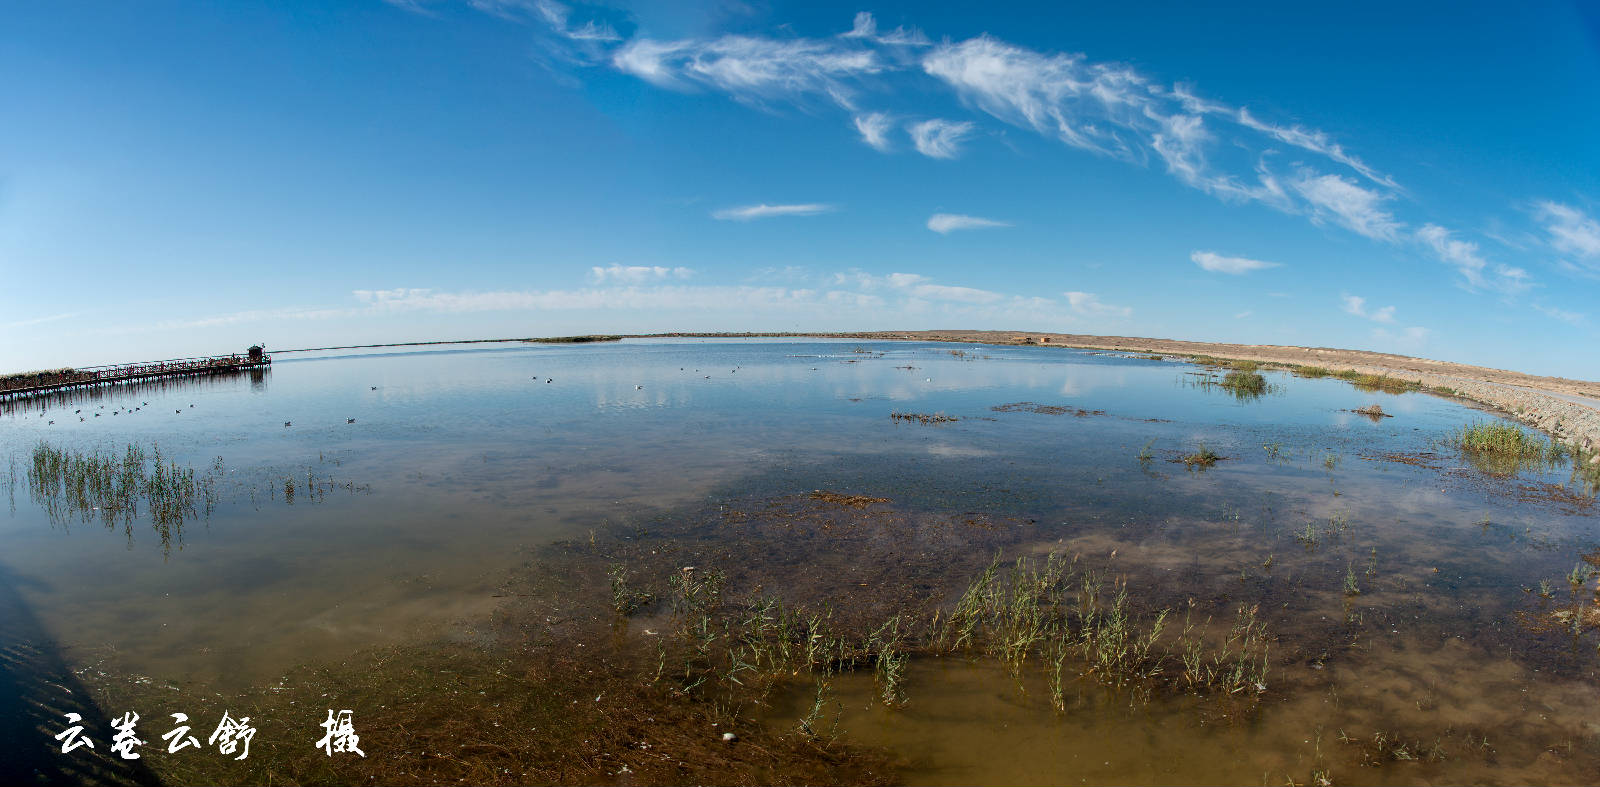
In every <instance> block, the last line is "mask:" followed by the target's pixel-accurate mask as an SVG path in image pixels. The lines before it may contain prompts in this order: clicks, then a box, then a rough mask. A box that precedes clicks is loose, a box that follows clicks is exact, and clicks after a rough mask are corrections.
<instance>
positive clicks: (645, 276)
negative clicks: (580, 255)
mask: <svg viewBox="0 0 1600 787" xmlns="http://www.w3.org/2000/svg"><path fill="white" fill-rule="evenodd" d="M693 275H694V271H693V270H690V269H689V268H682V267H679V268H666V267H662V266H660V265H619V264H616V263H612V264H611V265H607V266H605V267H600V266H598V265H597V266H595V267H593V268H590V269H589V280H590V281H593V282H595V283H597V284H604V283H608V282H615V283H618V284H643V283H645V282H654V281H662V280H665V279H669V278H670V279H687V278H689V277H690V276H693Z"/></svg>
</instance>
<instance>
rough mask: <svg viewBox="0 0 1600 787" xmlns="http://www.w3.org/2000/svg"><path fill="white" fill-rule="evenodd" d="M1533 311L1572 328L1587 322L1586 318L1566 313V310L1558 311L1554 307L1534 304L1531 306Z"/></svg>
mask: <svg viewBox="0 0 1600 787" xmlns="http://www.w3.org/2000/svg"><path fill="white" fill-rule="evenodd" d="M1533 309H1534V311H1536V312H1539V313H1540V314H1543V315H1544V316H1546V317H1549V318H1551V319H1553V320H1560V321H1561V322H1564V323H1566V324H1568V325H1571V326H1573V327H1574V328H1576V327H1578V326H1580V325H1583V324H1584V323H1586V322H1588V321H1589V320H1588V318H1587V317H1585V316H1583V315H1582V314H1579V313H1578V312H1572V311H1567V310H1566V309H1558V308H1556V307H1554V306H1546V305H1543V304H1539V303H1535V304H1533Z"/></svg>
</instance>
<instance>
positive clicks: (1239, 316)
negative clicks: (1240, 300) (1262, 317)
mask: <svg viewBox="0 0 1600 787" xmlns="http://www.w3.org/2000/svg"><path fill="white" fill-rule="evenodd" d="M1252 314H1255V312H1253V311H1250V310H1249V309H1246V310H1244V311H1242V312H1239V313H1238V314H1235V315H1233V319H1235V320H1242V319H1244V318H1246V317H1249V316H1250V315H1252Z"/></svg>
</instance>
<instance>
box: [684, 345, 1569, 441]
mask: <svg viewBox="0 0 1600 787" xmlns="http://www.w3.org/2000/svg"><path fill="white" fill-rule="evenodd" d="M656 335H658V336H721V337H729V336H796V337H817V338H839V339H871V340H884V339H889V340H909V341H934V342H961V343H966V344H1011V345H1024V344H1026V345H1042V346H1049V347H1072V348H1081V349H1091V350H1110V351H1123V352H1137V353H1152V354H1162V355H1186V356H1192V355H1209V356H1212V357H1214V358H1228V359H1235V360H1250V361H1262V362H1265V363H1274V364H1286V365H1291V366H1321V367H1325V368H1327V369H1330V370H1332V371H1342V370H1346V369H1354V370H1355V371H1357V372H1361V373H1363V374H1386V375H1389V376H1390V377H1395V378H1400V379H1405V380H1415V381H1417V382H1419V383H1421V384H1422V385H1423V386H1425V387H1426V388H1428V389H1438V388H1449V389H1451V390H1452V391H1454V393H1455V395H1456V396H1459V397H1460V398H1463V399H1467V400H1470V401H1473V402H1477V403H1479V404H1482V405H1486V406H1488V407H1492V408H1494V409H1496V410H1500V411H1501V412H1503V413H1505V414H1506V415H1508V416H1510V417H1512V418H1515V419H1517V420H1518V421H1521V422H1522V423H1525V424H1527V425H1529V426H1532V427H1534V428H1536V429H1539V430H1541V431H1543V432H1545V433H1547V434H1549V435H1551V436H1553V437H1555V438H1557V439H1559V440H1562V441H1564V442H1567V443H1571V444H1573V445H1576V446H1579V447H1580V448H1582V449H1583V450H1584V452H1585V453H1587V454H1589V455H1590V459H1591V461H1594V462H1595V463H1597V464H1600V382H1594V381H1590V380H1569V379H1567V378H1564V377H1540V376H1537V375H1531V374H1523V373H1522V372H1513V371H1508V370H1505V369H1491V368H1488V367H1484V366H1471V365H1468V364H1461V363H1451V362H1449V361H1435V360H1431V359H1428V358H1413V357H1410V356H1406V355H1392V354H1389V353H1376V352H1367V351H1364V350H1340V349H1335V348H1331V347H1295V346H1284V345H1271V344H1217V343H1212V342H1189V341H1179V340H1175V339H1149V338H1142V337H1136V336H1091V335H1087V334H1072V333H1039V332H1029V331H970V330H941V331H860V332H850V333H792V334H753V333H752V334H731V333H720V334H681V333H680V334H656ZM1436 393H1437V391H1436Z"/></svg>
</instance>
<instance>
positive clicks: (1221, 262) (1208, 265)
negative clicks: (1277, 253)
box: [1189, 251, 1282, 276]
mask: <svg viewBox="0 0 1600 787" xmlns="http://www.w3.org/2000/svg"><path fill="white" fill-rule="evenodd" d="M1189 259H1190V260H1192V261H1193V262H1194V264H1196V265H1199V266H1200V267H1201V268H1202V269H1204V270H1208V271H1211V272H1212V273H1228V274H1232V275H1234V276H1239V275H1242V274H1245V273H1249V272H1250V271H1259V270H1266V269H1267V268H1277V267H1281V265H1282V263H1277V262H1265V261H1263V260H1252V259H1250V258H1248V257H1224V256H1223V255H1221V254H1218V253H1216V252H1214V251H1197V252H1194V253H1193V254H1190V255H1189Z"/></svg>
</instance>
